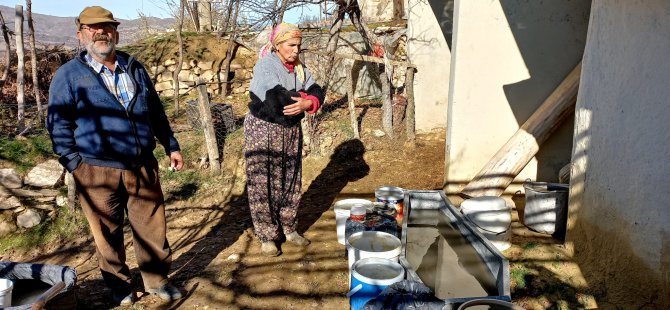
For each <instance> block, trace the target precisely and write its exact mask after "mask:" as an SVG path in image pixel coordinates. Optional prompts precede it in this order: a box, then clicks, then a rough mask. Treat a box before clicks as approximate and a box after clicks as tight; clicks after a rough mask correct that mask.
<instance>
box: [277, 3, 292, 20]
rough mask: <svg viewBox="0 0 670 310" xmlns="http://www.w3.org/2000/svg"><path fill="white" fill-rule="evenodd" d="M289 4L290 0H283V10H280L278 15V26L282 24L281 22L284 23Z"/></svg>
mask: <svg viewBox="0 0 670 310" xmlns="http://www.w3.org/2000/svg"><path fill="white" fill-rule="evenodd" d="M288 2H289V0H281V8H280V9H279V12H278V13H277V24H281V22H282V21H284V12H286V8H287V7H288Z"/></svg>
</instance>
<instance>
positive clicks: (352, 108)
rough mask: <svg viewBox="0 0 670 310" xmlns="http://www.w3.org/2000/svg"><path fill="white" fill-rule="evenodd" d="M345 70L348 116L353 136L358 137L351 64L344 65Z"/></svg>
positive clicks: (359, 136) (359, 135)
mask: <svg viewBox="0 0 670 310" xmlns="http://www.w3.org/2000/svg"><path fill="white" fill-rule="evenodd" d="M346 72H347V101H348V105H349V117H350V119H351V129H352V130H353V131H354V138H356V139H360V138H361V134H360V132H359V131H358V114H356V105H355V103H354V99H355V98H354V80H353V78H352V74H351V66H346Z"/></svg>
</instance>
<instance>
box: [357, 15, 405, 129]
mask: <svg viewBox="0 0 670 310" xmlns="http://www.w3.org/2000/svg"><path fill="white" fill-rule="evenodd" d="M351 7H352V8H351V9H350V10H349V17H350V18H351V22H352V23H353V24H354V26H355V27H356V29H357V30H358V32H359V33H360V34H361V36H362V37H363V40H364V42H365V43H366V45H367V48H368V51H370V52H372V53H373V54H378V53H381V55H377V56H378V57H379V56H381V57H384V59H386V56H385V53H384V49H383V44H382V42H381V40H379V38H378V37H377V36H376V35H375V34H374V33H372V31H370V28H368V25H367V24H366V23H365V22H364V21H363V20H362V19H361V11H360V8H359V7H358V5H357V4H356V5H352V6H351ZM365 65H366V66H367V68H368V72H369V73H370V76H378V77H379V81H380V82H381V84H382V90H381V91H382V100H383V101H382V127H383V128H384V131H385V132H386V134H387V135H389V137H391V138H393V137H394V136H395V133H394V132H393V102H392V101H391V81H390V77H389V74H388V73H387V72H386V70H385V66H384V65H381V64H380V65H375V64H370V63H368V62H366V63H365Z"/></svg>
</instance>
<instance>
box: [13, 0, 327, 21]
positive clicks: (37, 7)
mask: <svg viewBox="0 0 670 310" xmlns="http://www.w3.org/2000/svg"><path fill="white" fill-rule="evenodd" d="M165 2H166V1H161V0H96V1H90V0H89V1H85V0H32V10H33V13H39V14H46V15H53V16H61V17H74V16H77V15H79V12H81V10H83V9H84V8H85V7H87V6H91V5H99V6H102V7H104V8H106V9H108V10H110V11H112V14H114V17H115V18H120V19H136V18H137V17H138V14H137V12H138V11H141V12H142V13H143V14H144V15H146V16H151V17H159V18H167V17H171V16H170V12H169V10H168V8H167V5H166V4H165ZM174 2H177V1H174ZM17 4H20V5H23V8H24V9H25V8H26V2H25V1H24V0H0V5H4V6H9V7H15V6H16V5H17ZM307 10H308V11H310V12H311V11H312V10H309V8H307ZM313 11H314V13H313V14H312V13H307V14H309V15H315V14H318V9H315V10H313ZM300 13H301V12H299V11H289V12H287V13H286V15H285V17H284V20H285V21H287V22H290V23H296V22H298V19H299V17H300ZM5 18H6V17H5Z"/></svg>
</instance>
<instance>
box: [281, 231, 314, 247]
mask: <svg viewBox="0 0 670 310" xmlns="http://www.w3.org/2000/svg"><path fill="white" fill-rule="evenodd" d="M286 240H287V241H289V242H291V243H294V244H297V245H299V246H308V245H309V244H310V241H309V240H307V238H305V237H303V236H301V235H299V234H298V232H297V231H294V232H292V233H290V234H287V235H286Z"/></svg>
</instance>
